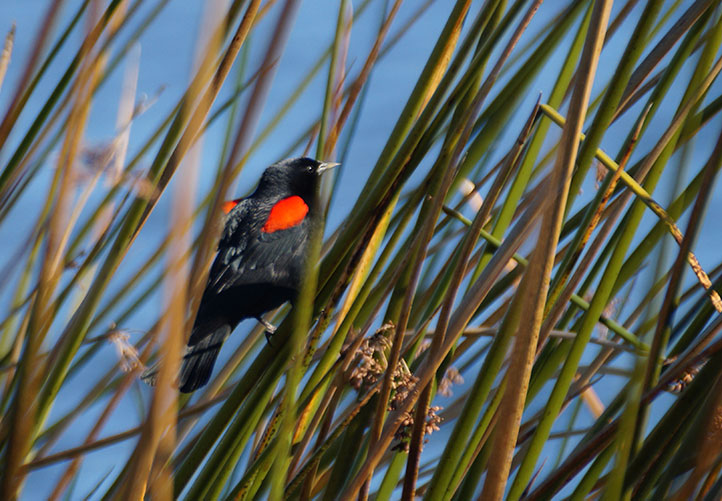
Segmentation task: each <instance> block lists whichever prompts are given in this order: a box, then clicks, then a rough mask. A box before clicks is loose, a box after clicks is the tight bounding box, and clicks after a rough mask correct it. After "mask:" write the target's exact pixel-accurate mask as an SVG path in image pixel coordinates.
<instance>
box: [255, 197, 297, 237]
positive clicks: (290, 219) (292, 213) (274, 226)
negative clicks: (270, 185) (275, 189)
mask: <svg viewBox="0 0 722 501" xmlns="http://www.w3.org/2000/svg"><path fill="white" fill-rule="evenodd" d="M306 214H308V205H306V202H304V201H303V198H301V197H299V196H297V195H294V196H292V197H288V198H284V199H283V200H279V201H278V202H276V205H274V206H273V207H272V208H271V213H270V214H269V215H268V219H267V220H266V224H264V225H263V228H261V230H262V231H263V232H264V233H273V232H274V231H278V230H287V229H288V228H292V227H294V226H296V225H297V224H299V223H300V222H301V221H303V218H304V217H306Z"/></svg>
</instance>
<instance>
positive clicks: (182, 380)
mask: <svg viewBox="0 0 722 501" xmlns="http://www.w3.org/2000/svg"><path fill="white" fill-rule="evenodd" d="M230 333H231V326H230V325H228V324H221V325H218V324H216V326H215V327H214V328H213V330H212V331H211V332H209V333H208V334H206V335H205V336H203V337H202V338H201V339H199V340H198V341H197V342H196V343H195V344H194V345H192V346H191V345H189V346H186V349H185V354H184V355H183V361H182V362H181V369H180V374H179V376H178V390H179V391H180V392H181V393H191V392H193V391H195V390H197V389H198V388H200V387H201V386H204V385H205V384H206V383H208V380H209V379H210V378H211V373H212V372H213V364H215V362H216V358H217V357H218V352H219V351H220V349H221V346H222V345H223V341H225V340H226V338H227V337H228V336H229V335H230ZM194 334H195V333H194ZM157 375H158V365H157V364H156V365H154V366H153V367H150V368H149V369H146V371H145V372H143V374H142V375H141V379H143V381H145V382H146V383H148V384H149V385H151V386H153V385H155V382H156V378H157Z"/></svg>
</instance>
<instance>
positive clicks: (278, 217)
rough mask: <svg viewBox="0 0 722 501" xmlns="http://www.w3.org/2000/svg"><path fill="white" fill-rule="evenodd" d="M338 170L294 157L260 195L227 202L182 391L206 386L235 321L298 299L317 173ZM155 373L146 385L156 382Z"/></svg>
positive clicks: (271, 173) (268, 173) (273, 169)
mask: <svg viewBox="0 0 722 501" xmlns="http://www.w3.org/2000/svg"><path fill="white" fill-rule="evenodd" d="M335 165H337V164H334V163H324V162H319V161H317V160H314V159H312V158H292V159H289V160H283V161H282V162H278V163H276V164H273V165H271V166H270V167H268V168H267V169H266V170H265V171H264V173H263V176H261V180H260V181H259V183H258V187H257V188H256V191H254V192H253V194H252V195H251V196H249V197H248V198H244V199H239V200H234V201H232V202H227V203H226V205H225V206H224V210H225V211H226V212H227V216H226V220H225V228H224V229H223V233H222V235H221V239H220V242H219V244H218V253H217V254H216V258H215V260H214V261H213V265H212V266H211V270H210V274H209V276H208V283H207V285H206V289H205V291H204V292H203V297H202V298H201V304H200V307H199V308H198V315H197V316H196V320H195V324H194V325H193V330H192V332H191V336H190V339H189V340H188V346H187V347H186V351H185V354H184V355H183V362H182V366H181V371H180V378H179V379H180V381H179V389H180V391H181V392H183V393H190V392H192V391H194V390H196V389H197V388H200V387H201V386H203V385H205V384H206V383H207V382H208V380H209V379H210V377H211V372H212V370H213V364H214V363H215V361H216V357H217V356H218V352H219V351H220V349H221V345H222V344H223V341H225V340H226V338H227V337H228V336H229V335H230V334H231V332H232V331H233V329H235V327H236V326H237V325H238V323H239V322H240V321H241V320H243V319H246V318H256V319H257V320H258V321H259V322H261V323H262V324H263V325H264V327H266V329H267V331H270V332H271V333H272V332H273V330H274V328H273V326H272V325H270V324H269V323H267V322H266V321H264V320H263V319H262V318H261V315H263V314H264V313H265V312H267V311H269V310H272V309H274V308H277V307H279V306H281V305H282V304H283V303H285V302H286V301H293V300H294V298H295V296H296V293H297V291H298V289H299V287H300V285H301V275H302V273H303V270H304V260H305V256H306V250H307V247H308V245H307V244H308V239H309V232H310V229H311V225H312V224H313V221H314V220H316V219H317V218H318V217H319V215H320V208H317V207H316V206H315V205H316V204H315V199H316V189H317V186H318V182H319V179H320V174H321V173H322V172H323V171H325V170H327V169H329V168H331V167H334V166H335ZM155 372H156V371H155V370H152V369H151V370H149V371H147V373H146V374H144V375H143V379H145V380H147V381H149V382H151V383H152V381H153V379H154V376H155Z"/></svg>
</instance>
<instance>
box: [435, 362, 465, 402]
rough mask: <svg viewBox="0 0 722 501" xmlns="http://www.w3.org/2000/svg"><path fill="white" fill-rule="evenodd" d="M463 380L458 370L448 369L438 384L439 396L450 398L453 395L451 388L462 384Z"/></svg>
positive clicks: (454, 368)
mask: <svg viewBox="0 0 722 501" xmlns="http://www.w3.org/2000/svg"><path fill="white" fill-rule="evenodd" d="M463 383H464V378H463V377H462V376H461V374H460V373H459V369H457V368H456V367H449V368H448V369H446V372H445V373H444V377H443V378H441V381H440V382H439V389H438V392H439V395H441V396H442V397H450V396H452V395H453V393H452V391H451V386H452V385H455V384H463Z"/></svg>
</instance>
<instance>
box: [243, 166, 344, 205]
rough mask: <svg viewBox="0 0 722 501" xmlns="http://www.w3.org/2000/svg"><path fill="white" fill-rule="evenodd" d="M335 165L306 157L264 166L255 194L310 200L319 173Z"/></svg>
mask: <svg viewBox="0 0 722 501" xmlns="http://www.w3.org/2000/svg"><path fill="white" fill-rule="evenodd" d="M337 165H338V164H337V163H333V162H320V161H318V160H315V159H313V158H308V157H298V158H289V159H287V160H282V161H280V162H278V163H275V164H273V165H271V166H270V167H268V168H266V170H265V171H264V172H263V176H261V180H260V182H259V183H258V188H257V189H256V194H258V195H260V194H262V195H264V196H274V195H277V196H279V197H281V198H283V197H285V196H290V195H298V196H300V197H301V198H303V199H304V200H307V201H311V200H312V199H313V197H314V194H315V192H316V187H317V186H318V183H319V181H320V179H321V174H322V173H323V172H325V171H327V170H328V169H331V168H333V167H335V166H337Z"/></svg>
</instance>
